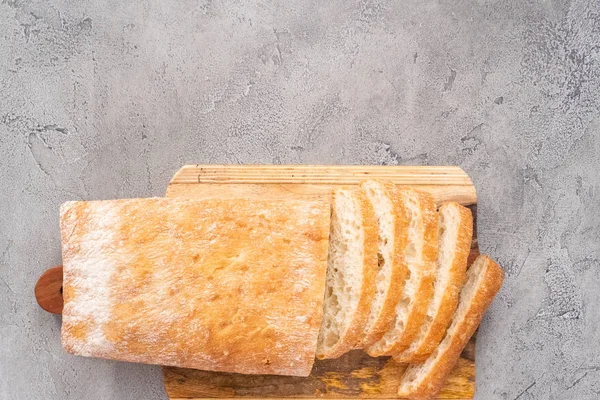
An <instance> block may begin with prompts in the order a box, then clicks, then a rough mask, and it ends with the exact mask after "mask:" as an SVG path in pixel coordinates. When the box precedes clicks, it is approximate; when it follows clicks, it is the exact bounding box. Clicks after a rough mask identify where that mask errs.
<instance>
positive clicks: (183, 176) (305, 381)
mask: <svg viewBox="0 0 600 400" xmlns="http://www.w3.org/2000/svg"><path fill="white" fill-rule="evenodd" d="M369 178H370V179H385V180H390V181H392V182H394V183H396V184H398V185H412V186H414V187H415V188H417V189H419V190H424V191H427V192H429V193H431V194H432V195H433V196H434V199H435V201H436V203H437V204H438V205H439V204H441V203H443V202H445V201H456V202H458V203H460V204H462V205H465V206H469V208H471V211H472V212H473V221H474V223H475V221H476V210H477V207H476V203H477V195H476V192H475V187H474V186H473V184H472V182H471V180H470V179H469V177H468V175H467V174H465V173H464V171H462V169H460V168H458V167H403V166H400V167H397V166H393V167H389V166H318V165H306V166H301V165H294V166H283V165H282V166H272V165H260V166H259V165H251V166H242V165H188V166H185V167H183V168H181V169H180V170H179V171H178V172H177V173H176V174H175V176H174V177H173V179H172V180H171V182H170V184H169V186H168V188H167V194H166V195H167V197H184V198H211V197H222V196H227V197H250V198H262V199H264V198H273V199H276V198H277V199H281V198H295V199H298V198H315V197H322V196H329V195H330V193H331V189H332V187H333V186H334V185H339V184H344V185H354V184H358V183H359V182H360V181H361V180H364V179H369ZM476 235H477V230H476V225H475V229H474V235H473V243H472V246H471V255H470V256H469V259H470V260H472V259H474V258H475V257H476V255H477V254H479V248H478V246H477V236H476ZM476 335H477V334H475V335H473V337H472V338H471V340H470V342H469V344H468V345H467V347H466V348H465V350H464V351H463V353H462V355H461V358H460V359H459V361H458V363H457V365H456V366H455V367H454V370H453V371H452V373H451V374H450V376H449V377H448V381H447V383H446V385H445V386H444V388H443V389H442V391H441V392H440V393H439V395H438V397H437V398H439V399H471V398H473V395H474V392H475V340H476ZM405 368H406V365H405V364H399V363H397V362H395V361H393V360H392V359H391V358H390V357H377V358H373V357H369V356H368V355H366V354H365V353H364V352H363V351H361V350H355V351H352V352H350V353H347V354H345V355H344V356H342V357H340V358H338V359H333V360H321V361H316V362H315V365H314V367H313V369H312V372H311V375H310V376H309V377H305V378H303V377H286V376H274V375H259V376H256V375H254V376H253V375H240V374H229V373H218V372H209V371H198V370H192V369H183V368H171V367H165V368H163V374H164V379H165V388H166V391H167V394H168V396H169V398H170V399H171V400H183V399H186V400H189V399H206V398H217V397H218V398H239V397H247V398H269V399H275V398H290V397H298V398H379V399H381V398H390V399H391V398H394V399H395V398H398V396H397V390H398V382H399V380H400V378H401V376H402V372H403V371H404V369H405Z"/></svg>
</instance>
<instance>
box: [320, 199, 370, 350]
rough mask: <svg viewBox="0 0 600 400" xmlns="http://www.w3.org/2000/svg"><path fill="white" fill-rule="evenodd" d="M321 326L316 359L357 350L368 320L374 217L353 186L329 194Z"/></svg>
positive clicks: (367, 202) (366, 202) (368, 203)
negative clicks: (327, 239)
mask: <svg viewBox="0 0 600 400" xmlns="http://www.w3.org/2000/svg"><path fill="white" fill-rule="evenodd" d="M331 210H332V213H331V228H330V229H331V231H330V240H329V258H328V262H327V282H326V289H325V302H324V304H323V321H322V322H321V331H320V333H319V339H318V344H317V358H320V359H323V358H336V357H339V356H341V355H342V354H344V353H345V352H347V351H348V350H351V349H353V348H355V347H356V346H357V345H358V344H359V343H360V342H361V338H362V331H363V328H364V326H365V323H366V322H367V318H368V316H369V309H370V307H371V302H372V300H373V297H374V295H375V289H374V287H375V275H376V273H377V218H376V217H375V213H374V211H373V206H372V205H371V203H370V202H369V200H367V197H366V196H365V194H364V193H363V192H362V191H361V190H359V188H357V187H340V188H336V189H334V191H333V195H332V203H331Z"/></svg>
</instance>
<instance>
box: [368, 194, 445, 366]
mask: <svg viewBox="0 0 600 400" xmlns="http://www.w3.org/2000/svg"><path fill="white" fill-rule="evenodd" d="M400 190H401V191H402V192H401V193H402V195H403V196H415V197H416V198H417V199H418V202H419V209H420V213H421V216H422V226H423V248H422V252H421V263H420V266H419V273H420V274H421V275H420V279H419V281H418V283H417V287H416V290H415V294H414V297H413V302H412V306H411V308H410V311H409V314H408V317H407V319H406V325H405V326H404V329H403V331H402V332H401V333H400V335H399V337H398V339H397V340H396V342H395V343H392V344H391V345H390V346H387V347H382V346H381V341H379V342H376V343H375V344H373V345H372V346H370V347H368V348H367V349H366V352H367V354H369V355H370V356H373V357H378V356H382V355H394V354H399V353H401V352H402V351H404V350H406V349H407V348H408V347H409V346H410V345H411V343H412V341H413V340H414V339H415V337H416V336H417V334H418V333H419V329H420V327H421V324H422V323H423V321H424V319H425V317H426V314H427V308H428V307H429V302H430V301H431V298H432V296H433V281H434V277H433V272H434V269H435V261H436V259H437V247H438V245H437V242H438V225H439V220H438V216H437V213H436V208H435V202H434V200H433V196H432V195H431V194H429V193H425V192H420V191H418V190H414V189H412V188H410V187H401V188H400Z"/></svg>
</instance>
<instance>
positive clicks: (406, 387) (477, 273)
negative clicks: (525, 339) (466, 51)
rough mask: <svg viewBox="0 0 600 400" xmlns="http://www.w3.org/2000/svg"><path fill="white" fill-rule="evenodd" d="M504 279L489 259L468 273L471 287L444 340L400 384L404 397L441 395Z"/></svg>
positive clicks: (462, 296) (462, 297)
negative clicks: (439, 393)
mask: <svg viewBox="0 0 600 400" xmlns="http://www.w3.org/2000/svg"><path fill="white" fill-rule="evenodd" d="M503 279H504V272H503V271H502V268H500V267H499V266H498V264H496V263H495V262H494V261H492V260H491V259H490V258H489V257H488V256H485V255H481V256H479V257H477V259H476V260H475V262H474V263H473V265H472V266H471V268H469V271H468V272H467V283H466V284H465V286H464V287H463V289H462V291H461V293H460V300H459V305H458V309H457V310H456V312H455V314H454V316H453V318H452V324H451V325H450V327H449V328H448V330H447V332H446V334H445V336H444V339H443V340H442V342H441V343H440V345H439V347H438V348H437V349H436V350H435V351H434V352H433V353H432V354H431V356H429V358H428V359H427V360H426V361H425V362H424V363H422V364H410V365H409V366H408V368H407V369H406V371H405V372H404V375H403V376H402V379H401V380H400V388H399V389H398V395H399V396H400V397H408V398H411V399H431V398H433V397H434V396H435V395H436V394H437V393H438V392H439V391H440V389H441V388H442V385H443V384H444V382H445V380H446V376H447V375H448V373H449V372H450V371H451V370H452V368H453V367H454V365H455V364H456V361H457V360H458V358H459V357H460V353H461V352H462V351H463V349H464V348H465V346H466V344H467V342H468V341H469V339H470V338H471V336H472V335H473V333H474V332H475V330H476V329H477V327H478V326H479V323H480V322H481V319H482V318H483V314H484V313H485V311H486V310H487V308H488V306H489V305H490V303H491V302H492V300H493V299H494V296H495V295H496V293H498V291H499V290H500V287H501V286H502V281H503Z"/></svg>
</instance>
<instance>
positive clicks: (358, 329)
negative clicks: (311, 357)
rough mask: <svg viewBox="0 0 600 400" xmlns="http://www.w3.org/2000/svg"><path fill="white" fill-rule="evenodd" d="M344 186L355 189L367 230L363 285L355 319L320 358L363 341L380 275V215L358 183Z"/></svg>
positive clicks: (340, 351)
mask: <svg viewBox="0 0 600 400" xmlns="http://www.w3.org/2000/svg"><path fill="white" fill-rule="evenodd" d="M344 189H349V190H352V192H353V195H354V196H355V197H356V200H357V203H358V206H359V208H360V213H361V216H362V228H363V230H364V244H363V246H364V247H363V249H364V253H363V271H362V273H363V280H362V284H361V287H360V299H359V301H358V306H357V308H356V312H355V313H354V315H353V317H352V321H351V322H350V324H348V328H347V329H346V331H345V332H342V333H341V334H340V339H339V341H338V342H337V343H336V345H335V346H333V347H331V349H329V351H328V352H326V353H324V352H320V353H319V354H317V358H319V359H326V358H337V357H340V356H341V355H343V354H344V353H346V352H347V351H349V350H352V349H354V348H356V347H357V346H358V345H359V344H360V343H361V341H362V337H363V335H362V332H363V328H364V326H365V324H366V322H367V318H368V317H369V310H370V307H371V302H372V301H373V297H374V296H375V291H374V289H373V288H374V287H375V277H376V275H377V238H378V234H379V232H378V225H377V217H376V216H375V211H374V210H373V206H372V205H371V202H370V201H369V199H368V198H367V196H366V195H365V194H364V193H363V192H362V191H361V190H359V189H358V188H356V187H352V188H347V187H345V188H344ZM335 195H336V191H335V190H334V191H333V196H335ZM334 212H335V211H334Z"/></svg>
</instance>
